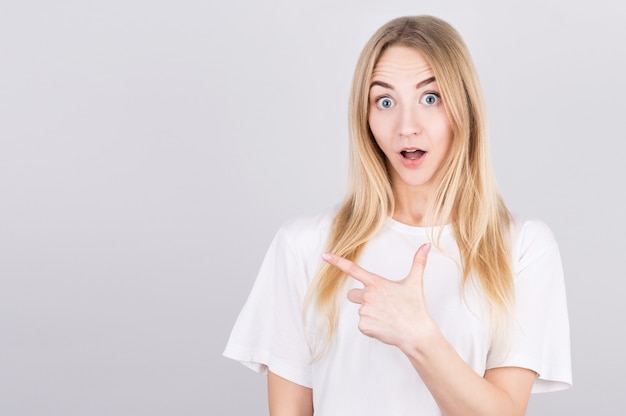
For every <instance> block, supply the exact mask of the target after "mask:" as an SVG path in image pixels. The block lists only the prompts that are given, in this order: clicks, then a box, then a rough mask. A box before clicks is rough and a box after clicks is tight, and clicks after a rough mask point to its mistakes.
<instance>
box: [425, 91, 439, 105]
mask: <svg viewBox="0 0 626 416" xmlns="http://www.w3.org/2000/svg"><path fill="white" fill-rule="evenodd" d="M439 99H440V97H439V94H436V93H434V92H429V93H427V94H424V95H423V96H422V103H423V104H426V105H435V104H437V103H438V102H439Z"/></svg>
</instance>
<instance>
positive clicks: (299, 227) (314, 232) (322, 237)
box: [276, 209, 336, 253]
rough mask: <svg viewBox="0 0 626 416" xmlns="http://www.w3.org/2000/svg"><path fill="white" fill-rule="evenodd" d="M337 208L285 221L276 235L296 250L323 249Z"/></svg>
mask: <svg viewBox="0 0 626 416" xmlns="http://www.w3.org/2000/svg"><path fill="white" fill-rule="evenodd" d="M335 213H336V210H335V209H328V210H326V211H323V212H320V213H318V214H315V215H309V216H301V217H297V218H292V219H290V220H288V221H285V222H284V223H283V224H282V225H281V227H280V228H279V230H278V232H277V235H276V237H277V238H279V239H281V240H283V241H284V242H285V244H287V245H288V246H289V247H290V248H291V249H292V250H294V251H296V252H300V253H302V252H311V251H316V252H319V251H320V250H323V248H324V246H325V244H326V241H327V240H328V235H329V232H330V228H331V225H332V222H333V219H334V217H335Z"/></svg>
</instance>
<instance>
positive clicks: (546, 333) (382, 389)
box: [224, 214, 571, 416]
mask: <svg viewBox="0 0 626 416" xmlns="http://www.w3.org/2000/svg"><path fill="white" fill-rule="evenodd" d="M331 221H332V215H331V214H322V215H318V216H315V217H312V218H305V219H299V220H296V221H292V222H290V223H288V224H285V225H284V226H283V227H282V228H281V229H280V230H279V231H278V233H277V234H276V236H275V238H274V240H273V242H272V243H271V245H270V248H269V250H268V252H267V255H266V257H265V260H264V262H263V265H262V266H261V269H260V272H259V275H258V277H257V280H256V282H255V284H254V287H253V288H252V292H251V293H250V296H249V298H248V300H247V301H246V303H245V305H244V307H243V309H242V311H241V313H240V315H239V318H238V319H237V322H236V324H235V326H234V328H233V331H232V333H231V336H230V339H229V341H228V344H227V346H226V349H225V351H224V355H225V356H226V357H229V358H233V359H235V360H238V361H240V362H242V363H243V364H244V365H246V366H248V367H250V368H252V369H253V370H255V371H258V372H263V373H265V372H266V371H267V369H268V368H269V369H271V371H272V372H274V373H276V374H278V375H279V376H281V377H283V378H286V379H288V380H291V381H293V382H295V383H297V384H300V385H303V386H306V387H311V388H312V389H313V400H314V409H315V414H316V415H321V416H336V415H350V414H352V415H357V414H358V415H361V416H368V415H372V416H374V415H376V416H380V415H383V414H384V415H417V414H419V415H440V414H441V412H440V411H439V409H438V407H437V405H436V403H435V401H434V399H433V398H432V396H431V394H430V392H429V391H428V389H427V388H426V386H425V385H424V384H423V382H422V381H421V379H420V377H419V376H418V374H417V372H416V371H415V369H414V368H413V366H412V365H411V363H410V362H409V360H408V358H407V357H406V356H405V355H404V354H403V353H401V352H400V351H399V350H398V349H397V348H396V347H392V346H389V345H386V344H383V343H381V342H379V341H377V340H375V339H372V338H368V337H367V336H365V335H363V334H361V333H360V332H359V330H358V328H357V323H358V312H357V311H358V307H359V305H356V304H352V303H350V302H349V301H347V299H345V297H344V299H345V300H344V302H343V303H342V305H341V311H340V322H339V328H338V333H337V337H336V341H335V344H334V345H333V348H332V350H331V351H330V352H329V353H328V354H326V355H325V356H324V357H323V358H322V359H321V360H319V361H317V362H315V363H313V364H311V361H312V355H311V350H310V348H309V345H308V343H307V341H306V337H305V328H304V325H303V321H302V305H303V298H304V295H305V294H306V291H307V288H308V286H309V284H310V283H311V280H312V278H313V276H314V275H315V273H316V271H317V270H318V268H319V266H320V262H321V257H320V255H321V254H322V253H323V252H324V248H325V243H326V239H327V235H328V231H329V228H330V224H331ZM513 229H514V232H513V234H512V236H513V246H512V247H513V256H514V257H513V258H514V272H515V285H516V305H517V307H516V314H515V319H514V321H515V323H516V325H515V330H514V334H513V337H512V342H511V345H510V349H509V350H508V351H509V352H508V354H505V353H503V352H501V351H497V350H496V349H495V348H492V346H491V345H489V342H490V341H489V340H490V336H489V335H490V332H489V320H488V318H487V314H486V313H485V311H484V310H483V308H482V306H481V305H482V303H481V302H480V301H479V296H478V291H477V290H476V289H474V288H473V286H471V285H468V286H466V288H465V291H464V292H463V290H462V288H461V284H460V282H461V274H460V269H459V266H458V264H459V260H458V249H457V246H456V243H455V241H454V238H453V236H452V233H451V230H450V229H449V228H447V227H445V228H444V229H443V234H442V237H441V242H440V246H441V249H442V250H441V251H440V250H437V249H435V247H433V249H432V250H431V252H430V254H429V257H428V264H427V266H426V270H425V274H424V286H425V287H424V290H425V296H426V301H427V306H428V310H429V312H430V314H431V315H432V317H433V318H434V319H435V321H436V322H437V324H438V325H439V328H440V329H441V331H442V332H443V334H444V335H445V337H446V338H447V340H448V341H449V342H450V343H451V344H452V345H453V346H454V348H455V349H456V351H457V352H458V354H459V355H460V356H461V357H462V358H463V359H464V360H465V361H466V362H467V363H468V365H470V366H471V367H472V368H473V369H474V371H476V373H478V374H480V375H483V374H484V372H485V370H486V369H489V368H494V367H500V366H516V367H524V368H529V369H532V370H534V371H535V372H537V373H538V378H537V381H536V383H535V385H534V388H533V391H534V392H539V391H554V390H560V389H564V388H566V387H568V386H570V385H571V370H570V346H569V323H568V315H567V305H566V298H565V287H564V280H563V273H562V266H561V259H560V255H559V251H558V247H557V244H556V242H555V240H554V238H553V235H552V233H551V231H550V230H549V229H548V227H547V226H546V225H544V224H543V223H541V222H539V221H519V220H518V221H516V223H515V225H514V227H513ZM430 231H432V230H429V229H427V228H421V227H412V226H408V225H405V224H401V223H399V222H397V221H394V220H393V219H389V221H388V223H387V225H386V226H385V227H384V228H383V229H382V230H381V231H380V232H379V233H378V234H377V235H376V236H375V237H374V238H373V239H372V240H370V241H369V243H368V244H367V246H366V248H365V250H364V252H363V254H362V255H361V257H360V259H359V262H358V263H359V264H360V265H361V266H362V267H364V268H366V269H367V270H369V271H371V272H373V273H376V274H379V275H381V276H384V277H386V278H388V279H395V280H397V279H402V278H404V277H405V276H406V275H407V273H408V271H409V268H410V266H411V262H412V259H413V255H414V254H415V251H416V250H417V248H418V247H419V246H420V245H421V244H423V243H425V242H427V241H429V236H430V235H431V232H430ZM347 286H348V287H347V288H346V290H348V289H349V288H350V287H357V286H361V284H360V283H359V282H357V281H355V280H354V279H349V283H348V285H347Z"/></svg>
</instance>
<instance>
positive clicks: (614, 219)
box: [0, 0, 626, 416]
mask: <svg viewBox="0 0 626 416" xmlns="http://www.w3.org/2000/svg"><path fill="white" fill-rule="evenodd" d="M382 3H384V5H383V4H382ZM431 3H435V2H420V1H408V0H405V1H386V2H379V1H376V2H374V1H356V0H351V1H344V2H337V1H333V2H331V1H315V2H313V1H311V2H306V3H304V2H287V1H284V2H281V1H266V2H253V1H247V2H237V1H233V2H214V1H209V2H206V1H192V0H182V1H176V2H174V1H162V0H157V1H147V0H125V1H121V0H108V1H102V0H97V1H95V0H94V1H88V2H85V1H68V0H57V1H54V2H48V1H29V0H24V1H10V0H5V1H3V2H2V3H1V4H0V59H1V63H0V195H1V203H0V414H1V415H3V416H12V415H64V416H70V415H144V414H150V415H155V416H156V415H174V414H176V415H262V414H266V410H265V408H266V405H265V381H264V378H263V377H262V376H259V375H256V374H254V373H252V372H250V371H249V370H247V369H245V368H244V367H243V366H241V365H240V364H238V363H235V362H231V361H230V360H227V359H225V358H222V357H221V352H222V350H223V347H224V345H225V343H226V340H227V337H228V334H229V331H230V328H231V326H232V324H233V322H234V320H235V318H236V316H237V313H238V311H239V309H240V308H241V306H242V304H243V302H244V300H245V298H246V296H247V294H248V291H249V290H250V287H251V285H252V282H253V280H254V277H255V274H256V270H257V268H258V267H259V264H260V262H261V259H262V256H263V254H264V252H265V250H266V248H267V245H268V243H269V241H270V239H271V238H272V236H273V233H274V232H275V231H276V229H277V227H278V226H279V225H280V224H281V223H282V222H284V221H285V220H287V219H289V218H291V217H293V216H297V215H303V214H309V213H314V212H317V211H319V210H321V209H325V208H327V207H329V206H331V205H334V204H336V203H337V202H338V201H339V200H340V198H341V197H342V195H343V191H344V183H345V176H346V159H347V154H346V153H347V139H346V130H347V129H346V103H347V96H348V90H349V83H350V79H351V77H352V70H353V68H354V65H355V62H356V59H357V55H358V53H359V51H360V49H361V48H362V46H363V44H364V43H365V41H366V40H367V38H368V37H369V36H370V35H371V34H372V33H373V31H374V30H375V29H376V28H377V27H379V26H380V25H382V24H383V23H385V22H386V21H387V20H389V19H391V18H393V17H396V16H399V15H406V14H422V13H429V14H435V15H437V16H440V17H442V18H444V19H446V20H448V21H449V22H450V23H452V24H453V25H454V26H455V27H456V28H457V29H458V30H459V31H460V32H461V33H462V35H463V36H464V38H465V39H466V41H467V43H468V45H469V48H470V50H471V52H472V54H473V56H474V59H475V61H476V64H477V67H478V69H479V73H480V76H481V79H482V83H483V86H484V90H485V94H486V98H487V104H488V109H489V114H490V123H491V124H490V125H491V133H492V149H493V159H494V164H495V168H496V171H497V175H498V179H499V183H500V186H501V189H502V192H503V194H504V196H505V198H506V200H507V202H508V204H509V206H510V208H511V209H512V210H513V211H515V212H519V213H523V214H525V215H529V216H535V217H539V218H541V219H543V220H544V221H546V222H547V223H548V224H549V225H550V226H551V227H552V229H553V231H554V232H555V234H556V236H557V239H558V241H559V243H560V245H561V250H562V255H563V261H564V267H565V270H566V273H567V290H568V299H569V306H570V318H571V327H572V350H573V371H574V382H575V387H574V388H573V389H570V390H568V391H566V392H561V393H554V394H543V395H535V396H533V398H532V399H531V404H530V409H529V411H528V414H529V415H596V414H619V413H620V412H621V411H623V409H624V408H626V399H625V396H624V394H623V392H624V387H626V386H625V385H624V384H625V383H624V381H623V375H624V374H625V372H626V368H625V365H624V359H623V351H624V346H625V345H624V335H623V334H624V316H626V310H625V306H624V302H623V301H622V298H623V292H624V277H625V275H624V271H623V268H622V260H623V258H624V253H625V252H626V250H625V249H626V246H625V243H624V238H623V237H624V231H626V227H625V222H624V221H625V220H624V209H625V206H624V203H623V201H622V199H623V198H624V185H623V180H624V178H625V173H626V172H625V169H624V164H623V163H622V159H623V157H624V155H623V152H624V139H626V137H625V136H626V135H625V133H624V107H625V106H624V96H625V95H626V81H625V78H624V74H625V73H626V58H625V56H624V48H623V41H624V39H626V29H625V28H626V25H624V23H623V22H624V20H625V18H626V13H625V12H624V10H623V6H622V5H621V4H620V2H616V1H609V0H597V1H593V2H587V3H585V4H582V3H580V2H576V3H575V4H573V3H572V2H567V1H556V0H548V1H524V2H517V1H513V2H498V1H496V0H489V1H473V2H466V1H461V0H459V1H439V2H436V4H435V5H433V4H431ZM505 3H506V4H505Z"/></svg>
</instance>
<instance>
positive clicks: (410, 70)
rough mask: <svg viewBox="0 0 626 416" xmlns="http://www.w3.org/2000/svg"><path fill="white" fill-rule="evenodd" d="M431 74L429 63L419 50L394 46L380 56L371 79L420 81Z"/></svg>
mask: <svg viewBox="0 0 626 416" xmlns="http://www.w3.org/2000/svg"><path fill="white" fill-rule="evenodd" d="M432 74H433V71H432V67H431V66H430V63H429V62H428V61H427V60H426V58H425V57H424V55H423V54H422V52H421V51H420V50H419V49H417V48H413V47H410V46H402V45H394V46H390V47H389V48H387V49H386V50H385V51H384V52H383V53H382V54H381V56H380V58H379V59H378V62H376V65H375V66H374V71H373V72H372V79H373V80H376V79H380V78H397V77H402V78H420V79H421V78H423V77H424V76H432Z"/></svg>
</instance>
